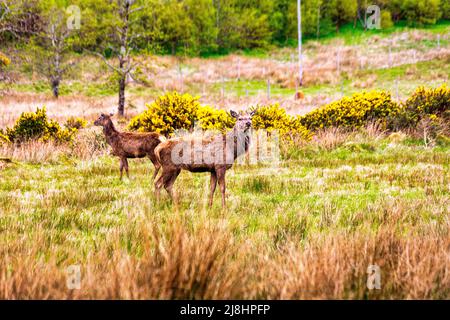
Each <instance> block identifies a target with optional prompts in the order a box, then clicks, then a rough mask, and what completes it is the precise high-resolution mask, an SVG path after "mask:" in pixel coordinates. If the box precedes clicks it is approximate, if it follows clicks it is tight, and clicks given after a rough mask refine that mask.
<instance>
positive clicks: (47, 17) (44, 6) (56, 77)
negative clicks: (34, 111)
mask: <svg viewBox="0 0 450 320" xmlns="http://www.w3.org/2000/svg"><path fill="white" fill-rule="evenodd" d="M40 8H41V12H40V17H41V19H42V23H43V27H42V30H40V31H38V32H34V33H33V34H34V37H33V40H32V42H33V44H35V45H36V46H35V47H34V48H35V50H34V51H35V54H36V55H35V57H36V58H37V59H38V61H36V64H37V69H38V70H39V71H41V73H42V74H43V75H44V76H45V77H47V79H48V80H49V82H50V86H51V88H52V93H53V96H54V97H55V98H58V97H59V94H60V92H59V87H60V85H61V81H62V79H63V76H64V74H65V73H66V72H67V71H68V69H69V68H70V67H72V66H73V65H74V63H73V62H69V61H68V57H67V56H68V53H69V52H70V51H71V50H72V48H73V44H74V43H75V38H76V37H77V36H78V31H79V30H80V24H79V23H80V20H79V19H80V17H81V12H80V11H79V10H80V9H79V7H77V6H72V7H65V6H63V5H60V4H57V2H55V1H52V0H47V1H41V2H40ZM72 18H74V20H73V19H72ZM77 19H78V20H77Z"/></svg>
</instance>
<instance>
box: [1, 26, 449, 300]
mask: <svg viewBox="0 0 450 320" xmlns="http://www.w3.org/2000/svg"><path fill="white" fill-rule="evenodd" d="M438 35H439V39H440V43H439V46H438V44H437V36H438ZM449 36H450V25H449V23H448V22H441V23H438V24H436V25H434V26H433V27H430V28H421V29H412V28H407V27H406V26H402V25H400V26H396V27H393V28H391V29H388V30H380V31H370V32H362V31H361V30H360V29H358V28H357V29H353V27H352V26H351V25H346V26H343V27H342V28H341V30H340V33H339V34H332V35H330V36H329V37H324V38H319V39H308V40H307V41H306V43H305V44H304V47H303V49H304V55H305V60H304V61H305V65H304V71H305V73H304V75H305V79H304V80H305V85H304V86H303V87H302V88H301V91H302V92H303V93H304V95H305V97H304V98H303V99H295V98H294V94H295V91H296V86H295V79H296V75H297V68H298V66H297V63H296V48H294V47H285V48H270V49H268V50H264V51H255V50H254V51H249V52H236V53H234V54H231V55H226V56H224V55H220V56H209V57H173V56H152V55H136V56H134V57H133V59H134V60H135V61H139V62H140V64H139V67H140V68H141V71H142V74H143V75H144V76H145V78H146V79H145V80H147V83H146V85H142V84H139V83H135V82H130V83H128V85H127V91H126V98H127V105H126V110H125V111H126V115H125V119H121V120H120V121H117V120H116V119H115V122H119V123H117V126H118V127H120V128H122V129H123V127H124V126H125V125H126V123H127V122H128V120H129V119H130V118H131V117H132V116H134V115H136V114H138V113H140V112H142V111H143V110H145V108H146V107H145V104H146V103H150V102H152V101H153V100H154V99H155V98H156V97H157V96H159V95H161V94H163V93H166V92H170V91H178V92H187V93H190V94H192V95H198V96H200V103H201V104H203V105H205V104H208V105H211V106H213V107H216V108H224V109H227V110H229V109H235V110H243V109H247V108H249V107H251V106H256V105H268V104H273V103H280V105H281V107H283V108H285V109H286V111H287V112H288V113H289V114H292V115H294V114H304V113H306V112H308V111H310V110H312V109H315V108H317V107H319V106H321V105H324V104H326V103H329V102H331V101H335V100H337V99H339V98H341V97H342V95H345V96H349V95H351V94H353V93H355V92H361V91H368V90H388V91H390V92H391V94H392V97H393V99H394V100H396V101H399V102H401V101H405V99H406V98H407V97H409V96H410V95H411V94H412V92H413V91H414V90H415V89H416V88H417V87H418V86H423V85H425V86H428V87H438V86H440V85H442V84H444V83H447V84H448V80H449V75H450V47H449V43H450V38H449ZM1 50H2V52H5V54H7V55H8V56H10V57H11V58H12V63H11V65H10V66H9V67H8V69H7V70H6V71H5V72H6V74H7V76H8V77H9V78H10V80H11V81H10V82H1V83H0V110H1V112H0V128H3V129H4V128H6V127H12V126H13V125H14V123H15V121H16V119H17V118H18V117H19V116H20V114H21V113H22V112H25V111H35V110H36V108H38V107H39V108H41V107H42V106H46V108H47V113H48V116H49V118H51V119H54V120H56V121H58V122H59V123H61V124H62V123H64V122H65V121H66V120H67V118H69V117H72V116H73V117H82V118H84V119H86V120H87V121H89V123H90V124H89V125H88V127H87V128H85V129H82V130H80V132H79V134H78V135H77V136H76V138H75V141H74V143H73V144H63V145H55V144H53V143H51V142H48V143H43V142H37V141H35V142H30V143H24V144H20V145H19V144H8V145H6V144H4V145H0V257H1V258H0V299H13V298H21V299H40V298H55V299H66V298H67V299H76V298H88V299H90V298H98V299H118V298H137V299H191V298H192V299H208V298H211V299H229V298H233V299H320V298H322V299H324V298H330V299H331V298H332V299H394V298H395V299H414V298H424V299H449V297H450V268H449V266H450V255H449V252H450V233H449V230H450V214H449V213H450V170H449V169H450V143H449V140H448V139H449V138H448V135H447V136H446V135H438V136H436V137H433V138H432V139H431V140H427V139H425V140H426V141H425V142H426V143H425V142H424V141H423V136H421V132H420V131H421V128H414V129H411V130H409V131H411V132H406V131H405V132H404V133H402V132H396V133H392V134H390V133H386V132H381V131H380V130H378V129H377V128H376V127H375V126H373V125H369V126H368V127H367V128H364V129H361V130H357V131H353V132H343V131H341V130H338V129H328V130H327V131H319V132H318V133H316V134H315V135H314V137H313V140H312V141H309V142H298V141H297V144H296V145H294V146H293V145H286V144H285V142H282V145H281V151H282V152H281V155H282V158H281V162H280V164H279V166H277V167H267V166H265V165H263V164H259V165H235V166H234V167H233V169H232V170H230V171H228V173H227V204H228V206H227V208H226V209H222V208H221V202H220V199H219V198H220V195H219V192H216V199H215V202H214V205H213V207H212V208H208V206H207V195H208V190H209V176H208V175H207V174H192V173H188V172H182V174H181V175H180V177H179V178H178V180H177V182H176V183H175V187H174V190H175V193H176V195H177V201H176V202H175V203H172V202H171V201H169V199H168V197H167V195H166V194H165V193H164V191H163V194H164V197H163V199H162V201H161V202H159V203H157V202H156V201H155V197H154V194H153V190H154V188H153V181H152V180H151V175H152V173H153V166H152V165H151V163H150V161H145V160H130V174H131V178H130V179H126V178H125V179H124V180H123V181H120V180H119V160H118V159H117V158H114V157H113V156H111V155H110V154H109V152H110V147H109V146H107V145H106V143H105V139H104V136H103V133H102V132H101V130H100V129H99V128H96V127H93V126H92V121H93V120H94V119H96V118H98V115H99V113H101V112H108V113H109V112H111V111H112V110H113V109H115V108H116V106H117V88H116V85H115V83H114V82H113V81H112V72H111V71H110V70H108V68H107V67H106V65H105V64H104V63H103V62H102V61H101V59H99V58H97V57H93V56H89V55H75V54H74V55H70V56H69V60H70V61H71V62H76V67H74V68H72V69H70V71H69V72H68V73H67V74H66V75H65V77H64V79H63V82H62V85H61V88H60V89H61V97H60V98H59V99H54V98H53V97H52V96H51V91H50V86H49V84H48V80H46V79H45V78H44V77H43V76H42V75H41V74H39V72H38V71H37V68H36V67H35V66H34V65H33V60H32V59H30V57H29V53H28V52H27V51H26V50H25V51H21V48H3V47H1ZM338 56H339V61H340V64H339V66H338V65H337V61H338ZM268 80H269V81H270V97H267V82H268ZM422 124H423V123H422V122H421V124H420V125H422ZM424 129H426V128H424ZM447 133H448V131H447ZM430 137H431V136H430ZM371 265H377V266H379V267H380V271H381V289H375V290H369V289H368V288H367V279H368V274H367V272H368V268H369V269H370V268H371V267H370V266H371ZM70 266H76V267H80V270H81V285H80V288H79V289H69V288H68V286H67V281H68V279H69V278H70V275H71V273H70V268H69V267H70Z"/></svg>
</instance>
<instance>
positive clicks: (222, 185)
mask: <svg viewBox="0 0 450 320" xmlns="http://www.w3.org/2000/svg"><path fill="white" fill-rule="evenodd" d="M225 172H226V169H225V168H223V169H222V168H221V169H219V170H216V173H217V180H218V181H219V187H220V192H221V193H222V207H223V208H225V207H226V205H225V188H226V187H225Z"/></svg>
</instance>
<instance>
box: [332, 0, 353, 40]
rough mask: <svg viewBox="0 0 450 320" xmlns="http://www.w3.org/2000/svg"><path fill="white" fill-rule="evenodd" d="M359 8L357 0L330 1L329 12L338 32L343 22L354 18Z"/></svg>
mask: <svg viewBox="0 0 450 320" xmlns="http://www.w3.org/2000/svg"><path fill="white" fill-rule="evenodd" d="M357 9H358V3H357V0H331V1H329V2H328V4H327V13H328V14H329V16H330V17H331V19H332V21H333V23H334V24H335V26H336V32H339V27H340V26H341V25H342V24H343V23H345V22H349V21H352V20H353V19H354V17H355V16H356V15H357Z"/></svg>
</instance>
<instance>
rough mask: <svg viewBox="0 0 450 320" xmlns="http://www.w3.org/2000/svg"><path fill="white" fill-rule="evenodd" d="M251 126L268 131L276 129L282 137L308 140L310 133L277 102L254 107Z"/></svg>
mask: <svg viewBox="0 0 450 320" xmlns="http://www.w3.org/2000/svg"><path fill="white" fill-rule="evenodd" d="M252 124H253V128H255V129H256V130H258V129H264V130H267V131H268V132H272V131H274V130H276V131H278V132H279V133H280V135H281V136H282V137H284V138H286V137H287V136H288V137H291V138H293V137H294V136H299V137H300V138H302V139H306V140H309V139H310V138H311V133H310V132H309V131H308V129H306V128H305V126H304V125H302V124H301V122H300V121H299V120H298V119H297V118H295V117H293V116H290V115H288V114H287V113H286V110H285V109H283V108H281V107H280V106H279V105H278V104H273V105H268V106H261V107H257V108H256V113H255V115H254V116H253V119H252Z"/></svg>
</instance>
